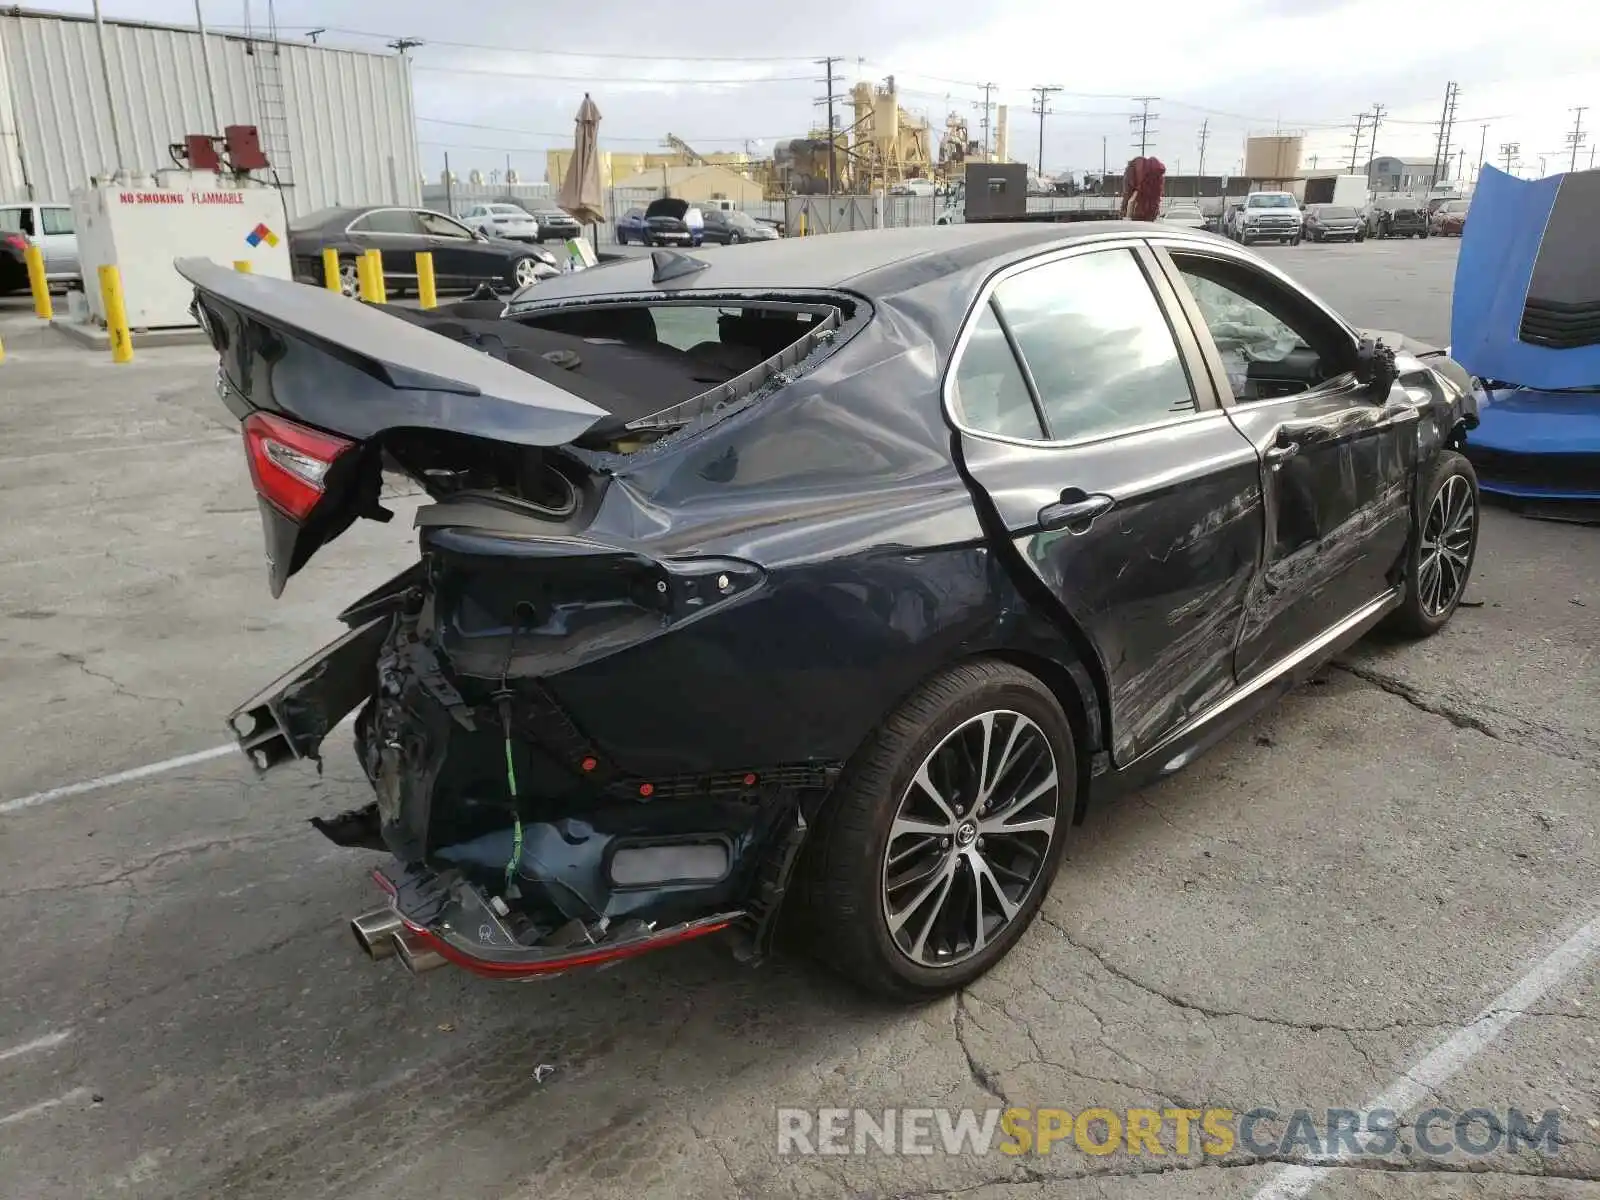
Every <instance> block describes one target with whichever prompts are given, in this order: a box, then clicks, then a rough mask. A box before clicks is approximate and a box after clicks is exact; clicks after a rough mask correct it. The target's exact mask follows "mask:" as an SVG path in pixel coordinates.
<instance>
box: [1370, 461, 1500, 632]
mask: <svg viewBox="0 0 1600 1200" xmlns="http://www.w3.org/2000/svg"><path fill="white" fill-rule="evenodd" d="M1411 521H1412V525H1411V530H1412V532H1411V544H1410V546H1409V547H1408V549H1407V550H1406V594H1405V600H1404V601H1403V602H1402V604H1401V606H1400V607H1399V608H1398V609H1397V610H1395V612H1394V614H1393V616H1391V617H1390V620H1389V624H1390V626H1391V628H1393V629H1394V630H1395V631H1396V632H1398V633H1402V634H1405V635H1407V636H1409V637H1419V638H1421V637H1430V636H1432V635H1433V634H1435V633H1438V632H1439V630H1441V629H1443V628H1444V627H1445V626H1446V625H1447V624H1448V623H1449V621H1450V618H1451V617H1452V616H1454V615H1455V611H1456V609H1457V608H1458V607H1459V606H1460V604H1461V597H1462V596H1463V595H1464V594H1465V593H1466V590H1467V584H1468V582H1470V580H1471V578H1472V564H1473V561H1474V560H1475V559H1476V558H1477V554H1478V526H1479V524H1480V523H1481V510H1480V501H1479V495H1478V475H1477V472H1475V471H1474V470H1473V469H1472V464H1471V463H1470V462H1468V461H1467V458H1466V455H1464V454H1460V453H1458V452H1456V451H1454V450H1445V451H1442V452H1441V453H1440V455H1439V459H1438V461H1437V462H1436V463H1434V466H1433V470H1432V471H1431V472H1430V473H1429V475H1428V479H1427V483H1426V485H1425V486H1424V487H1423V488H1421V489H1420V490H1419V492H1418V493H1417V498H1416V502H1415V504H1414V505H1413V508H1412V516H1411Z"/></svg>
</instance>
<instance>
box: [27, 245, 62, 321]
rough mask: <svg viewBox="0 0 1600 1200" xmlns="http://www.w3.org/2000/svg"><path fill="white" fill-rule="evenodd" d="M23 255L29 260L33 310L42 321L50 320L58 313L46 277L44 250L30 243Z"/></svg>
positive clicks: (29, 280) (29, 282)
mask: <svg viewBox="0 0 1600 1200" xmlns="http://www.w3.org/2000/svg"><path fill="white" fill-rule="evenodd" d="M22 256H23V258H25V259H27V260H28V286H29V287H31V288H32V289H33V311H34V312H35V313H37V314H38V317H39V319H40V320H41V321H48V320H50V319H52V318H53V317H54V316H55V315H56V310H55V308H54V307H53V306H52V305H51V303H50V285H49V283H47V282H46V281H45V277H44V252H43V251H42V250H40V249H39V247H37V246H33V245H30V246H29V247H28V248H27V249H26V250H24V251H23V253H22Z"/></svg>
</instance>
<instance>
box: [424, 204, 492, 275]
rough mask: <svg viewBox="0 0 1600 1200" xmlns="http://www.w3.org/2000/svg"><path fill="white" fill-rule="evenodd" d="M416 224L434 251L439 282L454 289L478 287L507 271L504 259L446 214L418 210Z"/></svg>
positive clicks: (434, 263) (434, 264)
mask: <svg viewBox="0 0 1600 1200" xmlns="http://www.w3.org/2000/svg"><path fill="white" fill-rule="evenodd" d="M416 217H417V222H418V223H419V224H420V225H421V226H422V232H423V233H424V234H426V235H427V238H428V249H429V250H431V251H433V269H434V270H435V271H437V272H438V273H439V282H440V283H441V284H442V285H444V286H446V287H452V288H469V287H476V286H477V285H478V284H479V283H480V282H482V281H483V280H485V279H492V278H494V277H496V276H498V275H499V274H500V273H501V272H502V271H503V270H504V255H502V254H501V253H500V252H499V251H497V250H491V248H490V247H489V246H488V245H487V244H486V243H484V242H480V241H478V240H477V239H476V238H474V237H473V236H472V230H470V229H468V228H467V227H466V226H465V225H463V224H461V222H460V221H457V220H455V219H453V218H451V217H447V216H445V215H444V214H443V213H436V212H427V211H425V210H419V211H418V212H417V214H416Z"/></svg>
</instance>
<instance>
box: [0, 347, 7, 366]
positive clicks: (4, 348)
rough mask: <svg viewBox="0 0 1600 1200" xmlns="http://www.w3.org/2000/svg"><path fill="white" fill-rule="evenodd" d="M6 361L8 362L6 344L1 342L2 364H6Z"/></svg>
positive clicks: (0, 354) (0, 357)
mask: <svg viewBox="0 0 1600 1200" xmlns="http://www.w3.org/2000/svg"><path fill="white" fill-rule="evenodd" d="M5 360H6V344H5V343H4V342H0V363H3V362H5Z"/></svg>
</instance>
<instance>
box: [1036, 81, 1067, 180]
mask: <svg viewBox="0 0 1600 1200" xmlns="http://www.w3.org/2000/svg"><path fill="white" fill-rule="evenodd" d="M1060 90H1061V89H1060V88H1059V87H1056V86H1054V85H1050V86H1046V85H1043V84H1041V85H1040V86H1039V87H1036V88H1034V89H1033V94H1034V95H1035V96H1037V97H1039V100H1038V103H1037V104H1035V105H1034V107H1033V112H1034V115H1035V116H1037V117H1038V118H1039V176H1040V178H1041V179H1042V178H1043V177H1044V119H1045V117H1047V116H1049V115H1050V107H1049V104H1048V101H1049V99H1050V96H1051V94H1052V93H1054V92H1059V91H1060Z"/></svg>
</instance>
